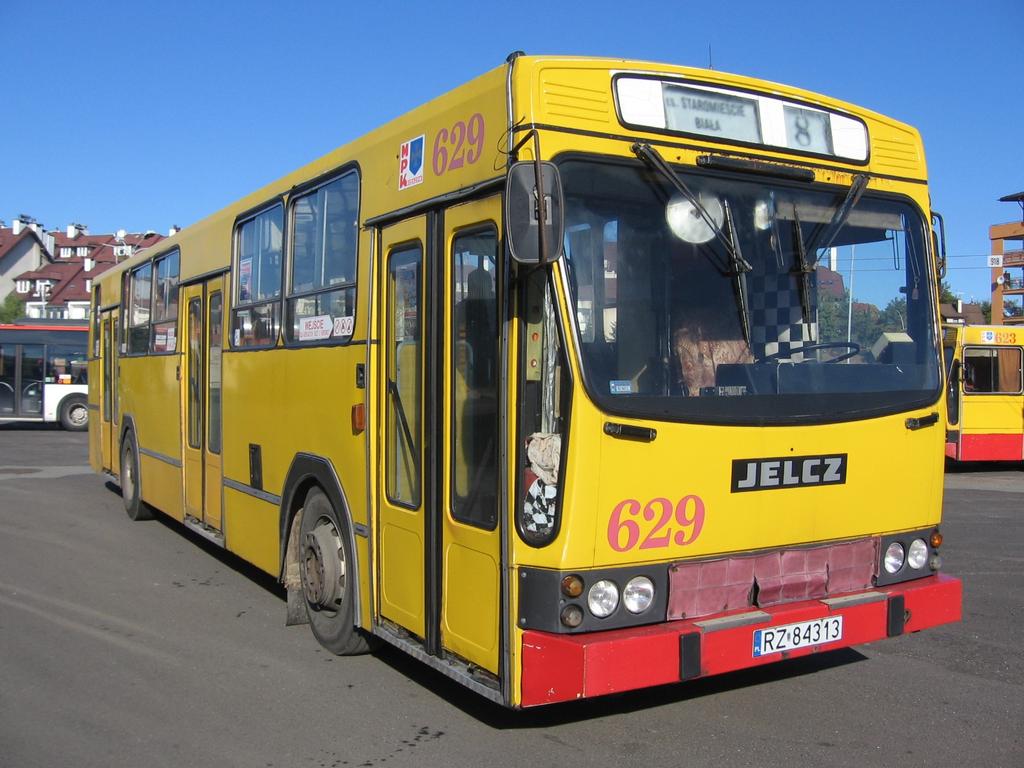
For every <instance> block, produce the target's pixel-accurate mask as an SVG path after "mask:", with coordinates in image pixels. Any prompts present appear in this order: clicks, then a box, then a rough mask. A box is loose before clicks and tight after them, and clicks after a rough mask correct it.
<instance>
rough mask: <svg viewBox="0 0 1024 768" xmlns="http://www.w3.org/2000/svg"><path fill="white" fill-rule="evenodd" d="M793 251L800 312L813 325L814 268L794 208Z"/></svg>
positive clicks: (793, 271) (793, 272) (798, 215)
mask: <svg viewBox="0 0 1024 768" xmlns="http://www.w3.org/2000/svg"><path fill="white" fill-rule="evenodd" d="M793 251H794V255H795V257H796V267H794V268H793V269H792V270H790V272H792V274H794V275H796V280H797V282H796V284H797V287H798V288H799V289H800V311H801V312H802V314H803V318H804V323H806V324H807V325H810V324H811V282H810V277H811V274H812V273H813V272H814V267H812V266H811V263H810V262H809V261H808V260H807V250H806V249H805V248H804V232H803V230H802V229H801V228H800V214H798V213H797V212H796V206H793Z"/></svg>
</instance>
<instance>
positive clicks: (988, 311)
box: [979, 301, 992, 323]
mask: <svg viewBox="0 0 1024 768" xmlns="http://www.w3.org/2000/svg"><path fill="white" fill-rule="evenodd" d="M979 306H980V307H981V314H982V315H984V316H985V322H986V323H991V322H992V302H991V301H983V302H981V304H980V305H979Z"/></svg>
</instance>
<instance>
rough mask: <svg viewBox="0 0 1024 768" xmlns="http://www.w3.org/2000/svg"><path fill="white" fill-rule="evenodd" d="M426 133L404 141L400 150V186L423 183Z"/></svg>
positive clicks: (407, 186)
mask: <svg viewBox="0 0 1024 768" xmlns="http://www.w3.org/2000/svg"><path fill="white" fill-rule="evenodd" d="M425 143H426V135H423V136H417V137H416V138H415V139H410V140H409V141H403V142H402V147H401V149H400V150H399V152H398V188H399V189H408V188H409V187H414V186H416V185H417V184H422V183H423V145H424V144H425Z"/></svg>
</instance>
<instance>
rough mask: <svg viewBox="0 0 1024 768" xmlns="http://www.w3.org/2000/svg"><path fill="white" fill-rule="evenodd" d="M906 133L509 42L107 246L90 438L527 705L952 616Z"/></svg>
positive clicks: (334, 596)
mask: <svg viewBox="0 0 1024 768" xmlns="http://www.w3.org/2000/svg"><path fill="white" fill-rule="evenodd" d="M929 215H930V212H929V201H928V187H927V183H926V173H925V163H924V155H923V149H922V145H921V140H920V137H919V135H918V133H917V132H916V131H915V130H914V129H912V128H910V127H908V126H906V125H903V124H901V123H898V122H896V121H893V120H891V119H889V118H886V117H883V116H881V115H878V114H875V113H872V112H869V111H867V110H864V109H860V108H857V107H855V106H852V105H850V104H845V103H841V102H838V101H835V100H832V99H828V98H825V97H823V96H819V95H816V94H813V93H809V92H806V91H802V90H799V89H796V88H791V87H786V86H782V85H777V84H774V83H767V82H762V81H758V80H754V79H750V78H747V77H740V76H736V75H730V74H726V73H722V72H716V71H707V70H701V69H691V68H685V67H679V66H670V65H663V64H653V63H647V62H640V61H625V60H601V59H590V58H568V57H547V56H525V55H522V54H513V55H512V56H510V57H509V59H508V60H507V61H506V62H505V63H504V64H503V65H502V66H500V67H498V68H497V69H494V70H492V71H491V72H488V73H487V74H484V75H483V76H481V77H479V78H477V79H475V80H473V81H471V82H469V83H467V84H465V85H463V86H461V87H459V88H456V89H455V90H453V91H451V92H450V93H447V94H445V95H443V96H441V97H439V98H437V99H435V100H433V101H431V102H429V103H427V104H425V105H424V106H422V107H419V108H417V109H415V110H413V111H411V112H409V113H408V114H405V115H403V116H401V117H399V118H397V119H395V120H394V121H393V122H391V123H388V124H387V125H385V126H383V127H381V128H379V129H377V130H375V131H373V132H372V133H370V134H368V135H366V136H364V137H362V138H360V139H358V140H356V141H354V142H352V143H350V144H348V145H346V146H343V147H341V148H340V149H337V150H335V151H333V152H331V153H329V154H327V155H326V156H324V157H322V158H320V159H318V160H316V161H314V162H312V163H310V164H309V165H307V166H305V167H303V168H300V169H299V170H297V171H295V172H294V173H291V174H289V175H287V176H285V177H284V178H281V179H279V180H277V181H274V182H272V183H270V184H268V185H267V186H265V187H264V188H262V189H260V190H258V191H256V192H254V193H253V194H251V195H249V196H247V197H245V198H244V199H242V200H240V201H238V202H237V203H235V204H233V205H230V206H228V207H227V208H225V209H223V210H222V211H220V212H218V213H216V214H214V215H212V216H210V217H209V218H207V219H205V220H203V221H200V222H198V223H196V224H194V225H192V226H190V227H187V228H186V229H184V230H183V231H181V232H180V233H178V234H177V235H176V236H174V237H171V238H169V239H167V240H165V241H164V242H162V243H161V245H160V249H159V250H156V249H154V250H153V251H151V252H147V253H146V254H144V255H141V256H139V257H136V258H133V259H132V260H129V261H127V262H125V263H124V264H122V265H119V266H118V267H117V268H116V269H114V270H111V271H110V272H108V273H106V274H105V275H104V276H103V277H102V278H100V279H99V280H98V281H97V286H96V290H95V292H94V309H95V312H94V314H93V318H94V319H93V323H92V342H91V343H92V346H91V348H90V352H91V360H90V366H91V367H92V368H93V370H91V371H90V376H89V380H90V385H91V390H90V398H91V399H90V403H91V405H92V407H94V408H95V409H96V410H97V412H98V415H99V418H96V419H90V433H89V437H90V456H91V461H92V464H93V466H94V468H95V469H96V470H97V471H99V472H103V473H107V474H110V475H111V476H113V477H114V478H115V479H117V481H118V482H119V483H120V486H121V489H122V493H123V496H124V501H125V505H126V509H127V511H128V514H129V516H130V517H131V518H133V519H139V518H143V517H146V516H148V515H149V514H151V511H152V510H153V509H157V510H160V511H161V512H163V513H164V514H166V515H168V516H170V517H171V518H174V519H176V520H178V521H181V522H182V523H183V524H184V525H185V526H187V527H188V528H190V529H192V530H194V531H197V532H198V533H200V534H201V535H203V536H205V537H207V538H208V539H210V540H211V541H214V542H216V543H217V544H219V545H221V546H223V547H225V548H226V549H227V550H229V551H231V552H233V553H235V554H236V555H238V556H239V557H241V558H243V559H244V560H246V561H248V562H251V563H253V564H254V565H255V566H257V567H258V568H260V569H262V570H263V571H266V572H267V573H269V574H272V575H274V576H276V577H277V578H279V579H280V580H281V582H282V584H283V585H284V587H285V588H286V590H287V595H288V600H287V610H286V621H287V622H288V623H304V622H308V623H309V624H310V626H311V628H312V631H313V633H314V634H315V636H316V637H317V639H318V640H319V641H320V643H322V644H323V646H324V647H325V648H327V649H329V650H331V651H333V652H335V653H338V654H352V653H358V652H362V651H365V650H367V649H369V648H371V647H373V645H374V644H375V643H380V642H384V643H389V644H391V645H393V646H396V647H398V648H400V649H402V650H404V651H406V652H408V653H409V654H411V655H413V656H415V657H416V658H418V659H420V660H422V661H423V662H425V663H427V664H429V665H431V666H432V667H434V668H435V669H437V670H439V671H441V672H442V673H443V674H445V675H447V676H449V677H451V678H454V679H455V680H457V681H459V682H460V683H462V684H464V685H466V686H468V687H469V688H471V689H472V690H474V691H476V692H478V693H480V694H481V695H483V696H485V697H487V698H488V699H491V700H492V701H495V702H498V703H501V704H503V705H506V706H509V707H532V706H537V705H541V704H547V703H552V702H559V701H570V700H576V699H580V698H584V697H593V696H600V695H603V694H609V693H614V692H618V691H625V690H630V689H638V688H642V687H647V686H653V685H661V684H665V683H671V682H677V681H681V680H690V679H693V678H698V677H703V676H709V675H715V674H719V673H722V672H726V671H730V670H736V669H742V668H746V667H751V666H755V665H761V664H767V663H771V662H774V661H778V660H780V659H782V658H787V657H794V656H800V655H803V654H807V653H813V652H816V651H823V650H829V649H834V648H841V647H845V646H849V645H852V644H858V643H865V642H870V641H874V640H878V639H881V638H885V637H889V636H894V635H901V634H904V633H911V632H916V631H919V630H921V629H925V628H928V627H931V626H934V625H938V624H943V623H946V622H952V621H956V620H958V619H959V617H960V612H961V587H960V582H959V580H957V579H956V578H953V577H951V576H948V575H944V574H942V573H941V572H940V570H939V569H940V564H941V559H940V556H939V546H940V544H941V542H942V536H941V533H940V531H939V522H940V515H941V505H942V473H943V461H942V443H943V437H944V435H943V426H942V423H941V422H940V418H939V409H940V407H941V406H942V396H943V379H942V368H941V364H940V361H941V345H940V335H939V321H938V313H937V309H936V307H937V294H936V291H937V287H936V286H937V279H936V269H937V259H936V253H935V248H936V245H935V244H933V237H932V234H931V231H930V226H929Z"/></svg>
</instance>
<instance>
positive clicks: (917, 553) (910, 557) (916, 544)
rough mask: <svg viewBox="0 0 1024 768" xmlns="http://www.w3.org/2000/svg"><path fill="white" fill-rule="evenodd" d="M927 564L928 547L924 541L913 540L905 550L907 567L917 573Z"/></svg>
mask: <svg viewBox="0 0 1024 768" xmlns="http://www.w3.org/2000/svg"><path fill="white" fill-rule="evenodd" d="M927 562H928V545H927V544H925V543H924V539H914V540H913V541H912V542H910V548H909V549H908V550H907V565H909V566H910V567H911V568H913V569H914V570H915V571H917V570H920V569H921V568H924V565H925V563H927Z"/></svg>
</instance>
